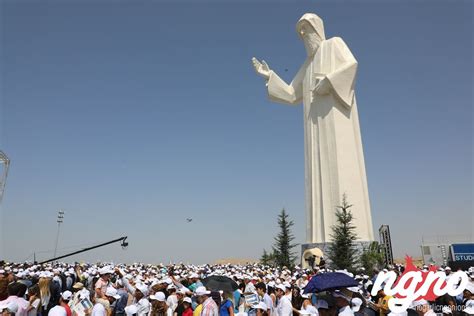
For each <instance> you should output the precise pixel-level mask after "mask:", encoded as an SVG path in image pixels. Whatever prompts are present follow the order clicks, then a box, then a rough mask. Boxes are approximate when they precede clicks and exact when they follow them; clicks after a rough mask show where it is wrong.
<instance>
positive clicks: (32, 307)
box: [27, 285, 41, 316]
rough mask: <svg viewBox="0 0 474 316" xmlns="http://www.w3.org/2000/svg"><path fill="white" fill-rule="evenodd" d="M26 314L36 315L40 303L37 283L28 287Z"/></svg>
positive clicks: (29, 315)
mask: <svg viewBox="0 0 474 316" xmlns="http://www.w3.org/2000/svg"><path fill="white" fill-rule="evenodd" d="M28 296H29V298H28V303H29V305H28V310H27V313H28V316H36V315H38V308H39V306H40V303H41V295H40V289H39V286H38V285H33V286H32V287H30V288H29V289H28Z"/></svg>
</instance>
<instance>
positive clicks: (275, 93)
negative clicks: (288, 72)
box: [267, 71, 303, 105]
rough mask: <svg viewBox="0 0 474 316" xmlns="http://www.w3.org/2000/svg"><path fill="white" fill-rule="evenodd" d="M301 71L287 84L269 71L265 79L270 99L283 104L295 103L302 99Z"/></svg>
mask: <svg viewBox="0 0 474 316" xmlns="http://www.w3.org/2000/svg"><path fill="white" fill-rule="evenodd" d="M300 73H302V72H301V71H300V72H298V74H297V75H296V76H295V78H294V79H293V81H292V82H291V83H290V84H287V83H286V82H285V81H284V80H283V79H281V78H280V77H279V76H278V75H277V74H276V73H275V72H274V71H271V72H270V77H269V78H268V81H267V88H268V97H269V98H270V100H272V101H274V102H278V103H283V104H290V105H297V104H299V103H301V101H302V99H303V80H302V79H303V78H302V77H303V76H302V75H301V74H300Z"/></svg>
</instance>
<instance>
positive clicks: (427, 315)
mask: <svg viewBox="0 0 474 316" xmlns="http://www.w3.org/2000/svg"><path fill="white" fill-rule="evenodd" d="M412 308H413V309H414V310H415V311H416V313H417V314H418V315H419V316H436V313H435V312H434V311H433V310H432V309H431V306H430V304H429V303H428V301H426V300H423V299H422V300H418V301H414V302H413V303H412Z"/></svg>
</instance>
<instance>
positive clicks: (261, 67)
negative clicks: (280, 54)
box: [252, 57, 270, 80]
mask: <svg viewBox="0 0 474 316" xmlns="http://www.w3.org/2000/svg"><path fill="white" fill-rule="evenodd" d="M252 64H253V68H255V71H256V72H257V73H258V74H259V75H260V76H262V77H263V78H265V79H267V80H268V78H270V67H268V64H267V63H266V62H265V60H262V62H260V61H258V59H257V58H255V57H253V58H252Z"/></svg>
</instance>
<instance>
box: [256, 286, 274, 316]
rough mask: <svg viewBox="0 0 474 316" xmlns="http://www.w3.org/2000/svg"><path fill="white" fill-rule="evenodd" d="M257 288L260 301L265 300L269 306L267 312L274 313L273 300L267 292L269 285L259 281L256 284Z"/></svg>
mask: <svg viewBox="0 0 474 316" xmlns="http://www.w3.org/2000/svg"><path fill="white" fill-rule="evenodd" d="M255 288H256V289H257V294H258V297H259V299H260V301H263V302H264V303H265V305H266V306H267V314H268V315H272V314H273V300H272V298H271V297H270V295H268V293H267V287H266V285H265V283H263V282H259V283H257V284H256V285H255Z"/></svg>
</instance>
